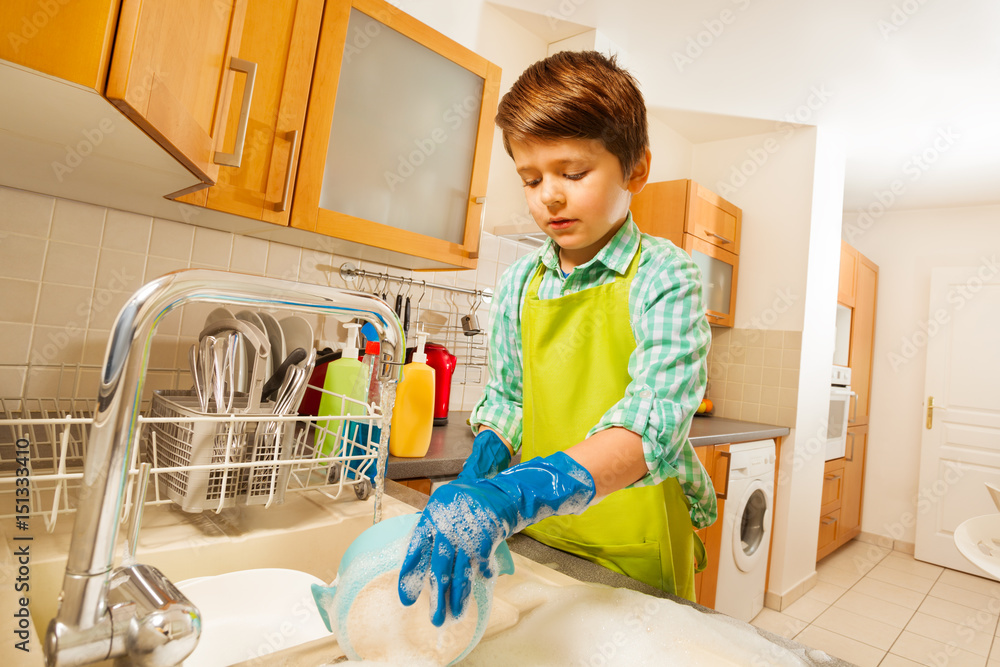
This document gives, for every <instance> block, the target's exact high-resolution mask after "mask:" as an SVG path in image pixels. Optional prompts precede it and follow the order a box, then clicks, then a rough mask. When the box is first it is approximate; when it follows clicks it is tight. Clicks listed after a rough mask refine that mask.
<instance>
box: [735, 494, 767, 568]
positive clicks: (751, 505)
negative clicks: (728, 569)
mask: <svg viewBox="0 0 1000 667" xmlns="http://www.w3.org/2000/svg"><path fill="white" fill-rule="evenodd" d="M739 503H740V504H739V507H738V509H737V511H736V515H735V518H736V521H734V522H733V536H732V537H733V558H734V559H735V560H736V566H737V567H738V568H740V569H741V570H742V571H744V572H750V571H751V570H753V569H754V568H755V567H756V566H757V565H758V564H759V563H760V561H761V559H764V560H766V559H767V547H768V544H769V543H770V541H771V487H769V486H768V485H767V484H765V483H764V482H763V481H761V480H759V479H755V480H753V481H752V482H750V483H749V484H748V485H747V488H746V492H745V493H743V495H742V496H741V497H740V499H739Z"/></svg>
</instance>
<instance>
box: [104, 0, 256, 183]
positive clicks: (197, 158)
mask: <svg viewBox="0 0 1000 667" xmlns="http://www.w3.org/2000/svg"><path fill="white" fill-rule="evenodd" d="M245 14H246V0H212V2H202V0H122V5H121V13H120V15H119V17H118V30H117V36H116V38H115V47H114V51H113V52H112V54H111V66H110V68H109V71H108V84H107V87H106V90H105V96H106V97H107V98H108V99H109V100H111V102H112V103H113V104H114V105H115V106H117V107H118V108H119V109H120V110H121V111H122V113H124V114H125V115H126V116H128V117H129V118H130V119H131V120H132V121H133V122H134V123H135V124H136V125H138V126H139V127H140V128H142V129H143V130H144V131H145V132H146V133H147V134H149V135H150V136H152V137H154V138H156V139H157V141H158V142H159V143H160V145H162V146H163V148H164V149H166V150H167V152H169V153H170V154H171V155H172V156H174V158H176V159H177V160H178V161H179V162H180V163H181V164H183V165H184V166H185V167H187V168H188V169H190V170H191V172H192V173H194V174H195V175H196V176H197V177H198V178H200V179H201V180H202V181H203V182H204V183H207V184H212V183H215V181H216V178H217V176H218V173H219V163H218V162H217V160H218V159H219V155H220V154H221V153H223V152H224V149H223V146H222V139H221V137H222V136H225V135H226V131H227V128H226V125H227V123H226V121H227V120H228V110H229V100H230V96H231V90H232V83H233V75H232V73H233V72H234V71H235V69H234V68H235V67H236V66H237V65H236V63H234V62H233V57H234V56H236V54H237V53H238V50H239V46H240V38H241V36H242V34H243V19H244V16H245ZM246 75H247V76H248V77H250V78H251V79H252V77H253V74H252V73H251V72H246ZM248 102H249V100H247V99H246V98H244V101H243V105H244V106H246V104H247V103H248ZM240 118H241V119H242V118H244V115H243V114H241V115H240ZM242 122H243V123H244V126H243V129H244V130H245V120H244V121H242Z"/></svg>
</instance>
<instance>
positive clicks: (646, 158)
mask: <svg viewBox="0 0 1000 667" xmlns="http://www.w3.org/2000/svg"><path fill="white" fill-rule="evenodd" d="M652 159H653V153H652V152H651V151H650V150H649V149H648V148H647V149H646V152H645V153H644V154H643V156H642V158H640V159H639V161H638V162H636V163H635V166H634V167H632V173H631V174H629V177H628V182H627V183H626V184H625V189H626V190H628V191H629V192H631V193H632V194H633V195H637V194H639V192H640V191H641V190H642V188H643V187H645V185H646V181H648V180H649V165H650V162H651V161H652Z"/></svg>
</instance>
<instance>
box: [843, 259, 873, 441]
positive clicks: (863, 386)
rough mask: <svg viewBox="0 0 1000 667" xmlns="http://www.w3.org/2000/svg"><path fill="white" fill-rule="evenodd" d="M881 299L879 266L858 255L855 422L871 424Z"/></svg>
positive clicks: (853, 323) (854, 334) (854, 326)
mask: <svg viewBox="0 0 1000 667" xmlns="http://www.w3.org/2000/svg"><path fill="white" fill-rule="evenodd" d="M877 302H878V266H876V265H875V263H874V262H872V261H871V260H870V259H868V258H867V257H865V256H864V255H861V254H860V253H859V254H858V267H857V293H856V296H855V305H854V312H853V313H852V315H851V351H850V355H849V361H848V366H850V367H851V389H852V390H854V392H855V393H856V394H857V398H856V399H855V404H854V406H853V407H854V409H853V410H852V411H851V418H852V421H851V424H854V425H858V426H863V425H865V424H868V421H869V415H870V412H871V389H872V361H873V353H874V349H875V309H876V306H877Z"/></svg>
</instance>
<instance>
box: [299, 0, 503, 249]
mask: <svg viewBox="0 0 1000 667" xmlns="http://www.w3.org/2000/svg"><path fill="white" fill-rule="evenodd" d="M499 79H500V69H499V68H498V67H497V66H495V65H493V64H492V63H490V62H489V61H487V60H486V59H484V58H482V57H481V56H478V55H476V54H475V53H473V52H472V51H470V50H468V49H466V48H465V47H463V46H461V45H460V44H458V43H456V42H454V41H452V40H450V39H449V38H447V37H445V36H444V35H441V34H440V33H438V32H436V31H434V30H432V29H431V28H429V27H428V26H426V25H424V24H423V23H421V22H419V21H417V20H416V19H414V18H413V17H411V16H409V15H407V14H405V13H403V12H402V11H401V10H399V9H398V8H396V7H393V6H392V5H390V4H388V3H386V2H382V1H381V0H354V1H353V2H352V1H351V0H328V2H327V3H326V10H325V14H324V17H323V27H322V30H321V33H320V44H319V51H318V53H317V56H316V69H315V75H314V77H313V85H312V89H311V92H310V97H309V116H308V118H307V120H306V130H305V136H304V137H303V141H302V157H301V159H300V162H299V170H298V176H297V178H296V184H295V203H294V205H293V207H292V223H291V224H292V226H293V227H296V228H298V229H304V230H307V231H315V232H319V233H320V234H324V235H327V236H332V237H336V238H339V239H343V240H345V241H350V242H353V243H358V244H363V245H366V246H373V247H376V248H381V249H383V250H389V251H392V252H397V253H402V254H405V255H410V256H416V257H422V258H426V259H429V260H433V261H436V262H442V263H444V264H447V265H450V266H456V267H464V268H472V267H475V265H476V258H477V256H478V249H479V236H480V224H481V218H482V213H483V204H484V203H485V195H486V178H487V172H488V169H489V158H490V151H491V149H492V143H493V134H494V128H493V116H494V114H495V112H496V101H497V96H498V92H499Z"/></svg>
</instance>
